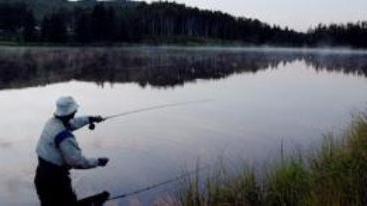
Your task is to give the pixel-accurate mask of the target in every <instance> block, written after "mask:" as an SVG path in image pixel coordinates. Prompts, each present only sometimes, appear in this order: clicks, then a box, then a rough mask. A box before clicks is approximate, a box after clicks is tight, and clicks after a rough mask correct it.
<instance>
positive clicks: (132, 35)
mask: <svg viewBox="0 0 367 206" xmlns="http://www.w3.org/2000/svg"><path fill="white" fill-rule="evenodd" d="M50 1H51V0H50ZM59 1H60V0H59ZM82 2H85V3H87V2H89V4H82V3H80V2H79V3H76V2H68V3H65V2H64V3H65V4H64V5H63V6H59V7H54V9H47V12H39V11H38V10H36V9H35V8H34V6H30V5H29V4H27V3H26V2H13V3H8V2H3V1H0V42H15V43H20V44H27V43H37V44H44V43H55V44H67V45H69V44H70V45H72V44H75V45H84V44H86V45H90V44H116V43H152V44H160V43H163V44H164V43H177V44H186V43H196V44H208V43H214V44H221V43H231V44H238V45H248V46H258V45H269V46H286V47H351V48H367V21H359V22H354V23H348V24H331V25H324V24H319V25H318V26H316V27H314V28H310V29H309V30H308V31H307V32H298V31H295V30H292V29H290V28H287V27H286V28H282V27H280V26H277V25H269V24H267V23H264V22H261V21H259V20H257V19H250V18H246V17H235V16H231V15H229V14H226V13H223V12H219V11H209V10H201V9H198V8H192V7H187V6H185V5H183V4H177V3H169V2H155V3H150V4H148V3H145V2H141V3H140V2H139V3H138V2H135V3H134V4H131V3H130V4H127V3H126V2H127V1H124V0H116V1H115V2H96V1H94V3H90V2H93V1H92V0H83V1H82ZM69 4H73V6H70V5H69ZM65 5H69V6H65Z"/></svg>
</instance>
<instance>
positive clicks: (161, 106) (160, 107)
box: [104, 99, 213, 120]
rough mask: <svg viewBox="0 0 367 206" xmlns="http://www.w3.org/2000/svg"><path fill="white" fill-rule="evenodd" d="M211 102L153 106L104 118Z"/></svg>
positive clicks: (201, 101)
mask: <svg viewBox="0 0 367 206" xmlns="http://www.w3.org/2000/svg"><path fill="white" fill-rule="evenodd" d="M210 101H213V100H212V99H203V100H197V101H189V102H179V103H173V104H163V105H157V106H152V107H147V108H142V109H137V110H132V111H128V112H122V113H119V114H115V115H111V116H107V117H105V118H104V120H109V119H115V118H118V117H122V116H126V115H130V114H135V113H141V112H145V111H151V110H158V109H164V108H168V107H177V106H184V105H188V104H199V103H205V102H210Z"/></svg>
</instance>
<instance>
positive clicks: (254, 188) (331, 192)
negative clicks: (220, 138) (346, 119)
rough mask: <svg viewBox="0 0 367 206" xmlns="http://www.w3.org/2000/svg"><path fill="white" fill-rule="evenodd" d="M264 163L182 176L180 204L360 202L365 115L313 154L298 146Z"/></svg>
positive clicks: (364, 179)
mask: <svg viewBox="0 0 367 206" xmlns="http://www.w3.org/2000/svg"><path fill="white" fill-rule="evenodd" d="M266 165H267V166H269V169H268V170H267V171H266V172H265V173H266V175H265V176H264V177H260V176H259V175H258V174H256V172H254V170H252V169H249V168H247V167H246V168H245V169H243V170H242V171H239V172H237V174H238V175H233V173H231V172H229V171H227V169H228V168H219V169H218V170H217V171H216V172H214V173H215V175H213V176H212V177H207V178H206V179H205V180H202V179H200V177H199V176H198V175H197V176H196V177H193V178H191V179H189V180H188V181H185V185H184V188H185V189H184V190H183V191H181V193H180V195H179V199H180V201H181V204H182V205H185V206H199V205H200V206H206V205H250V206H256V205H294V206H306V205H310V206H311V205H312V206H318V205H320V206H324V205H354V206H357V205H360V206H362V205H366V203H367V196H366V193H367V188H366V184H367V175H366V171H367V120H366V116H365V115H361V116H359V117H357V118H355V120H354V121H353V122H352V123H351V126H350V127H349V129H348V130H347V131H346V132H345V134H344V135H343V138H341V139H340V138H335V137H334V136H333V135H329V136H327V137H326V138H325V141H324V143H323V144H322V146H321V147H320V149H319V150H318V151H317V152H315V153H314V154H313V155H310V154H307V153H302V152H300V153H297V154H295V155H294V156H293V157H288V158H287V157H286V158H282V160H281V161H279V162H277V163H267V164H266ZM231 174H232V175H231ZM201 182H202V184H201Z"/></svg>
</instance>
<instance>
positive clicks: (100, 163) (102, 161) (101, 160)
mask: <svg viewBox="0 0 367 206" xmlns="http://www.w3.org/2000/svg"><path fill="white" fill-rule="evenodd" d="M108 161H109V159H108V158H107V157H101V158H98V166H100V167H104V166H106V165H107V163H108Z"/></svg>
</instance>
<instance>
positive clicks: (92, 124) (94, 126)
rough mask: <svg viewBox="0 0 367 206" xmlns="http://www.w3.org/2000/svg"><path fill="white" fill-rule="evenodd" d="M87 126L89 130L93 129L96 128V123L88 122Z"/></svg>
mask: <svg viewBox="0 0 367 206" xmlns="http://www.w3.org/2000/svg"><path fill="white" fill-rule="evenodd" d="M88 128H89V130H92V131H93V130H94V129H96V124H94V123H90V124H89V126H88Z"/></svg>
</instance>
